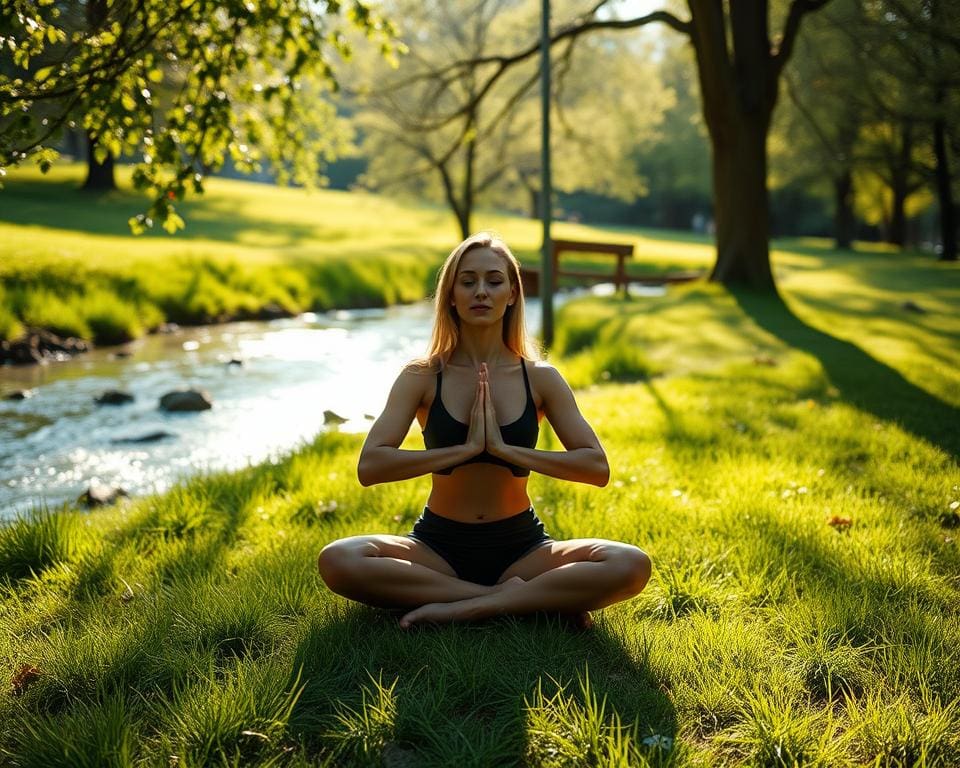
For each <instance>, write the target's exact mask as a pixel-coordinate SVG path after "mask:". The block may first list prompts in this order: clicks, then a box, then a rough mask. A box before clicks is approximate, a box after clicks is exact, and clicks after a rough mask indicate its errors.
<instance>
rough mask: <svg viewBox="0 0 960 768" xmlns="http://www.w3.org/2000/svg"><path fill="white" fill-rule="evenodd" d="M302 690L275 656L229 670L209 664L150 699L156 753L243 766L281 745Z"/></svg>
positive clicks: (183, 760)
mask: <svg viewBox="0 0 960 768" xmlns="http://www.w3.org/2000/svg"><path fill="white" fill-rule="evenodd" d="M302 692H303V684H302V683H301V682H300V675H299V673H297V674H296V675H294V676H293V677H292V679H291V676H290V672H289V667H287V668H286V669H284V665H283V664H280V663H279V662H277V661H271V662H268V663H265V664H262V665H249V664H245V663H243V662H240V663H238V664H237V665H236V667H235V669H234V670H233V671H232V673H231V674H228V675H225V676H220V675H218V674H217V672H216V670H214V669H213V668H211V669H209V670H208V671H207V672H206V673H205V674H200V675H195V676H192V677H191V679H190V680H188V681H184V682H178V683H176V684H175V685H174V690H173V694H172V696H171V697H170V698H169V699H161V700H156V701H151V702H150V706H149V709H150V710H151V712H150V714H151V715H153V716H154V717H155V718H156V722H158V723H159V724H160V735H159V737H158V741H159V742H160V744H161V746H162V752H161V754H165V755H168V756H169V757H170V761H171V762H174V761H176V762H177V763H178V764H180V765H242V764H248V763H249V762H252V761H253V760H254V759H256V758H260V757H269V756H270V754H271V753H279V752H282V750H283V744H282V743H281V741H282V739H283V738H284V736H285V734H286V732H287V723H288V721H289V720H290V714H291V713H292V711H293V708H294V707H295V706H296V703H297V699H299V697H300V694H301V693H302Z"/></svg>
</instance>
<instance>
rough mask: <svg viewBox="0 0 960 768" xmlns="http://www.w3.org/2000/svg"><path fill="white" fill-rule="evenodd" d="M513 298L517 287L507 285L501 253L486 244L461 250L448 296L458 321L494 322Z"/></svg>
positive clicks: (504, 262) (499, 317)
mask: <svg viewBox="0 0 960 768" xmlns="http://www.w3.org/2000/svg"><path fill="white" fill-rule="evenodd" d="M516 300H517V289H516V288H514V287H513V286H511V285H510V277H509V273H508V271H507V262H506V259H504V258H503V256H501V255H500V254H498V253H497V252H496V251H492V250H490V249H489V248H474V249H472V250H470V251H467V253H466V254H464V256H463V257H462V258H461V259H460V265H459V267H458V268H457V276H456V278H455V279H454V281H453V296H452V298H451V303H452V304H453V306H454V307H455V308H456V312H457V315H458V316H459V317H460V321H461V322H464V323H468V324H470V325H480V326H482V325H493V324H495V323H497V322H499V321H500V320H501V319H502V318H503V315H504V313H505V312H506V311H507V307H508V306H510V305H511V304H513V302H515V301H516Z"/></svg>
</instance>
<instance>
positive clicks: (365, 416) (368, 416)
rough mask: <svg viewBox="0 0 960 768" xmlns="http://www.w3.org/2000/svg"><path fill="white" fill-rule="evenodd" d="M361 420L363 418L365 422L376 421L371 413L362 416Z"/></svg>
mask: <svg viewBox="0 0 960 768" xmlns="http://www.w3.org/2000/svg"><path fill="white" fill-rule="evenodd" d="M363 418H365V419H366V420H367V421H376V420H377V417H376V416H374V415H373V414H372V413H365V414H363Z"/></svg>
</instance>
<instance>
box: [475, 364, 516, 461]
mask: <svg viewBox="0 0 960 768" xmlns="http://www.w3.org/2000/svg"><path fill="white" fill-rule="evenodd" d="M465 445H466V446H467V447H469V448H470V449H471V450H472V451H474V453H473V455H476V454H479V453H482V452H483V451H486V452H487V453H489V454H490V455H492V456H502V453H503V451H504V450H505V449H506V444H505V443H504V442H503V436H502V435H501V434H500V424H499V423H498V422H497V413H496V411H495V410H494V408H493V397H492V396H491V394H490V371H489V369H488V368H487V364H486V363H480V373H479V375H478V377H477V394H476V397H475V398H474V401H473V408H471V409H470V430H469V431H468V432H467V441H466V443H465Z"/></svg>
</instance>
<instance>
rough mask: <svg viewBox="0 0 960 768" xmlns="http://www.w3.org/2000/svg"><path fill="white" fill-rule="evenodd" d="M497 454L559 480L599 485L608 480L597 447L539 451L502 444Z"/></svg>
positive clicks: (606, 471) (604, 464)
mask: <svg viewBox="0 0 960 768" xmlns="http://www.w3.org/2000/svg"><path fill="white" fill-rule="evenodd" d="M497 454H498V455H499V456H500V458H502V459H505V460H506V461H509V462H510V463H511V464H516V465H517V466H520V467H525V468H527V469H530V470H531V471H533V472H539V473H540V474H541V475H549V476H550V477H556V478H559V479H560V480H570V481H572V482H575V483H589V484H590V485H598V486H600V487H603V486H605V485H606V484H607V482H608V481H609V479H610V467H609V465H608V464H607V457H606V454H604V452H603V451H602V450H600V449H597V448H574V449H572V450H569V451H541V450H538V449H536V448H522V447H519V446H516V445H504V446H503V447H502V448H500V449H499V450H498V451H497Z"/></svg>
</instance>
